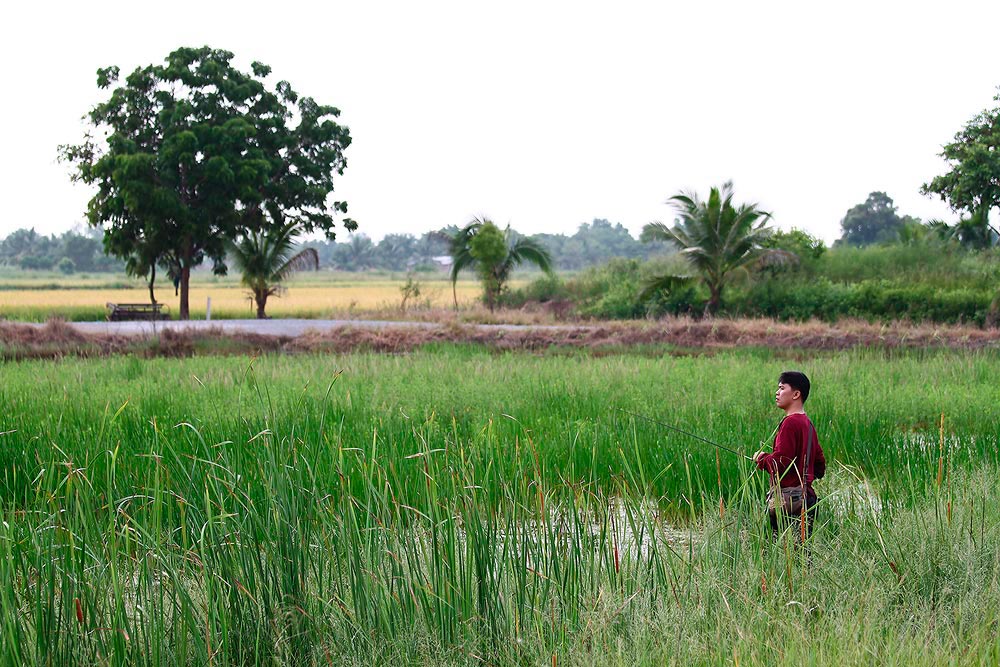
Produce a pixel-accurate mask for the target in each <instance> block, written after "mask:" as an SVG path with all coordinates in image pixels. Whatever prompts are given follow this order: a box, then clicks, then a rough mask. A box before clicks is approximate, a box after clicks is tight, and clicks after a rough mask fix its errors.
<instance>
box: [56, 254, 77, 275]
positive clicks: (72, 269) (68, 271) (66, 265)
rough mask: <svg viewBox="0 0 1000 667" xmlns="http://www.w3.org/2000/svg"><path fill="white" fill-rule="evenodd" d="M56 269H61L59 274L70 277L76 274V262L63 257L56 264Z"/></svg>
mask: <svg viewBox="0 0 1000 667" xmlns="http://www.w3.org/2000/svg"><path fill="white" fill-rule="evenodd" d="M56 268H57V269H59V273H61V274H63V275H64V276H69V275H72V274H74V273H76V262H74V261H73V260H71V259H70V258H69V257H63V258H62V259H60V260H59V262H58V263H57V264H56Z"/></svg>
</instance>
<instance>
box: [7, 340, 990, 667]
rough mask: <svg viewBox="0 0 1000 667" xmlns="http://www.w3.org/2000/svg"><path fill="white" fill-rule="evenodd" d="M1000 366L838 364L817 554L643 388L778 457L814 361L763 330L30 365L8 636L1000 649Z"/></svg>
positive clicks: (315, 659)
mask: <svg viewBox="0 0 1000 667" xmlns="http://www.w3.org/2000/svg"><path fill="white" fill-rule="evenodd" d="M996 365H997V361H996V360H993V359H991V358H989V357H976V356H971V357H963V356H959V355H927V356H916V355H915V356H903V357H897V358H885V357H878V356H876V355H868V354H853V355H837V356H832V357H827V358H822V359H816V360H813V361H812V362H810V364H809V365H808V366H807V367H806V369H807V370H812V371H813V373H812V375H813V376H814V382H815V386H816V387H817V393H816V394H815V395H814V397H813V399H810V402H809V404H808V407H809V408H810V412H811V413H812V414H813V415H814V418H816V419H817V422H818V426H819V428H820V433H821V438H822V439H823V443H824V447H825V448H826V449H827V453H828V456H830V458H831V459H832V461H833V462H832V463H831V472H830V476H829V479H828V480H827V481H825V482H824V483H823V484H821V485H820V487H821V488H820V490H821V494H822V495H824V496H825V499H824V501H823V504H822V506H821V515H820V516H821V520H820V523H819V525H818V527H817V531H816V533H815V535H814V537H813V538H812V541H811V544H810V546H809V548H808V549H805V550H804V549H801V548H799V547H796V546H794V543H793V540H791V539H790V535H786V536H785V539H783V540H779V541H778V542H773V541H772V540H771V538H770V535H769V530H768V529H767V528H766V525H765V523H766V520H765V518H764V516H763V514H762V511H761V498H762V496H763V493H764V491H765V488H764V487H765V486H766V480H765V479H762V478H761V476H760V475H759V474H755V473H754V472H753V471H752V470H751V469H750V467H748V466H747V464H746V462H745V461H742V460H740V459H738V458H736V457H732V458H722V457H719V458H716V452H715V451H714V450H711V449H707V448H706V449H701V448H699V447H701V445H697V443H695V444H692V443H685V442H683V441H679V440H677V439H675V438H674V436H672V435H669V434H664V433H661V432H659V431H657V430H655V429H652V428H649V427H648V426H647V425H645V424H641V423H638V422H636V421H635V420H628V419H623V418H622V417H621V416H620V414H619V415H615V414H614V411H613V410H612V409H611V408H612V407H613V406H614V405H616V404H623V405H625V406H628V407H629V408H630V409H636V410H644V411H648V412H649V413H650V414H658V415H660V416H661V417H663V416H664V415H668V416H672V417H673V418H674V419H676V420H678V421H679V422H681V423H684V424H687V425H688V426H690V425H692V424H694V425H695V426H696V427H697V428H698V429H699V432H700V433H704V434H705V435H706V436H708V437H711V438H713V439H718V440H720V441H724V442H728V443H732V444H739V445H741V446H744V447H747V451H752V449H753V447H752V445H755V444H756V443H755V442H753V439H754V438H755V439H756V440H758V441H759V440H760V439H761V438H763V437H765V436H766V435H767V433H769V432H770V430H771V429H772V428H773V424H774V422H775V419H774V414H773V407H770V406H769V405H768V401H767V399H768V395H769V394H770V391H771V382H773V377H772V376H774V375H776V371H777V369H780V368H783V366H784V364H783V363H782V362H776V361H774V360H773V359H771V358H770V357H769V356H768V355H767V354H763V353H756V354H748V353H743V354H740V353H733V354H729V355H724V356H722V357H715V358H666V359H649V358H643V357H630V356H627V355H626V356H621V357H605V358H600V359H596V358H588V357H580V356H571V357H561V356H548V357H532V356H527V355H500V356H493V355H489V354H485V353H480V352H476V351H472V350H469V349H463V348H459V349H443V350H438V351H431V352H425V353H420V354H415V355H411V356H407V357H377V356H369V355H353V356H349V357H341V358H323V357H306V358H285V357H282V358H265V359H258V360H255V361H254V362H252V363H251V362H250V361H249V360H233V359H194V360H186V361H165V360H157V361H152V362H147V361H139V360H128V359H124V360H112V361H101V362H80V361H68V362H62V363H59V364H39V363H32V364H12V365H8V366H6V367H5V368H4V374H5V380H6V382H5V384H4V386H3V388H2V389H0V399H2V401H3V406H4V417H3V419H4V422H3V423H4V427H3V428H2V429H0V431H4V432H6V431H14V432H13V433H7V434H6V435H3V436H0V452H2V455H3V461H4V465H3V473H4V474H3V524H2V528H0V582H4V583H3V584H2V586H0V601H2V603H3V610H4V611H3V616H2V627H0V637H2V640H0V641H2V649H3V656H4V659H5V661H6V662H7V663H9V664H25V663H27V664H91V663H110V664H241V665H254V664H313V663H323V664H328V663H333V664H341V663H357V664H375V663H378V664H383V663H384V662H386V661H388V662H393V663H400V662H427V661H434V662H445V663H454V664H467V663H473V662H480V661H484V662H487V663H490V664H501V663H502V664H506V663H525V664H537V663H539V662H546V663H547V664H548V663H549V662H550V661H551V660H553V656H555V660H556V662H557V663H559V664H565V663H574V662H580V663H587V664H590V663H601V664H603V663H607V664H618V663H621V662H628V663H642V662H648V663H649V664H663V663H664V662H675V663H680V664H689V663H691V662H704V663H711V664H722V663H732V662H733V661H739V662H741V663H743V664H754V663H765V662H768V663H775V662H786V663H788V662H792V663H794V662H802V661H806V660H808V661H811V662H814V663H816V664H846V663H852V662H853V663H862V662H864V663H867V662H870V661H871V659H872V655H874V654H875V652H882V651H885V652H887V653H886V655H892V656H895V657H894V658H893V659H894V660H898V661H899V662H901V663H902V662H906V663H907V664H914V663H923V664H933V663H934V662H935V661H937V660H940V659H941V658H943V657H950V656H958V660H957V661H958V662H977V661H983V660H986V661H988V659H989V657H990V656H994V658H995V657H996V656H997V655H998V651H1000V646H998V644H997V642H996V639H995V637H996V633H995V627H996V623H997V620H998V618H1000V614H998V607H1000V586H998V583H997V582H998V577H1000V564H998V556H997V554H998V553H1000V549H998V546H1000V536H998V533H997V524H996V520H995V519H994V518H992V517H996V516H997V510H998V509H1000V508H998V507H997V505H998V502H997V500H996V499H995V498H994V497H993V494H992V493H991V490H992V475H994V474H995V472H996V470H997V465H996V459H995V456H996V455H995V431H994V430H992V429H991V426H990V424H989V422H988V417H987V415H986V414H985V413H977V412H976V411H975V410H974V409H973V408H972V406H971V405H970V403H966V402H963V401H971V400H972V399H973V397H976V400H980V398H982V399H984V400H986V399H988V398H989V396H990V395H991V393H993V392H995V390H993V389H991V388H990V387H989V382H990V378H991V377H992V375H991V370H994V366H996ZM339 371H343V373H342V374H341V375H339V376H338V375H337V373H338V372H339ZM820 378H822V380H820ZM887 386H888V387H889V388H890V389H892V391H890V392H889V394H888V395H886V393H885V390H886V387H887ZM843 392H850V394H851V395H850V396H847V397H845V396H843ZM942 400H947V401H948V402H949V403H950V404H949V405H947V406H942V405H941V403H940V401H942ZM944 407H947V410H946V421H945V425H946V433H945V436H946V437H945V438H944V440H943V441H942V440H941V439H940V438H939V436H940V434H941V429H940V426H939V423H938V421H937V419H939V413H940V411H942V410H943V409H944ZM942 461H943V462H944V472H943V474H942V476H941V477H940V478H939V477H938V476H937V473H938V470H939V468H940V467H941V466H940V465H939V464H940V463H941V462H942ZM890 462H894V463H895V465H894V466H892V467H890V466H889V463H890ZM824 485H825V488H823V487H824ZM889 652H891V653H889ZM888 662H891V660H889V661H888Z"/></svg>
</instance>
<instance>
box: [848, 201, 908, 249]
mask: <svg viewBox="0 0 1000 667" xmlns="http://www.w3.org/2000/svg"><path fill="white" fill-rule="evenodd" d="M902 227H903V219H902V218H900V217H899V215H898V214H897V213H896V205H895V203H894V202H893V201H892V197H890V196H889V195H887V194H886V193H884V192H872V193H870V194H869V195H868V198H867V199H865V201H864V202H862V203H860V204H858V205H857V206H853V207H851V209H850V210H849V211H847V213H846V214H845V215H844V218H843V220H841V221H840V229H841V237H840V242H841V243H846V244H848V245H856V246H865V245H871V244H873V243H892V242H894V241H897V240H899V232H900V230H901V229H902Z"/></svg>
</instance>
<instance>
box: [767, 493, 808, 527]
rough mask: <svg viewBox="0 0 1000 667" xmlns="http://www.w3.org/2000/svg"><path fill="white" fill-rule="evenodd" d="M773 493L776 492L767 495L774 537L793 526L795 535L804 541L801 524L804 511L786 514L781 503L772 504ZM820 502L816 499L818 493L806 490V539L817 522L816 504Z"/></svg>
mask: <svg viewBox="0 0 1000 667" xmlns="http://www.w3.org/2000/svg"><path fill="white" fill-rule="evenodd" d="M773 493H774V491H770V492H769V493H768V494H767V495H768V508H769V509H768V517H769V518H770V520H771V531H772V532H773V533H774V536H775V537H777V536H778V535H780V534H781V533H782V532H783V531H784V530H785V529H786V528H788V527H789V526H791V527H792V530H794V531H795V535H796V536H798V538H799V539H802V538H801V536H802V526H801V523H800V522H801V521H802V510H801V509H800V510H799V511H797V512H794V513H792V514H786V513H785V511H784V510H783V509H782V507H781V503H780V502H777V503H772V502H771V496H772V494H773ZM818 501H819V498H817V497H816V492H815V491H813V490H812V489H811V488H810V489H806V496H805V506H806V511H805V515H806V537H809V536H810V535H812V529H813V522H814V521H815V520H816V503H817V502H818Z"/></svg>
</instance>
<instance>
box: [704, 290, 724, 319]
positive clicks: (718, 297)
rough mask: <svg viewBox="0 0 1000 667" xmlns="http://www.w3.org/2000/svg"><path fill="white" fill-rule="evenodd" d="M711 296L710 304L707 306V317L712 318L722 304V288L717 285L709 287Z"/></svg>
mask: <svg viewBox="0 0 1000 667" xmlns="http://www.w3.org/2000/svg"><path fill="white" fill-rule="evenodd" d="M708 289H709V292H710V293H711V295H710V296H709V297H708V303H706V304H705V317H711V316H712V315H715V313H716V312H717V311H718V310H719V304H720V303H721V302H722V288H721V287H718V286H716V285H709V287H708Z"/></svg>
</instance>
